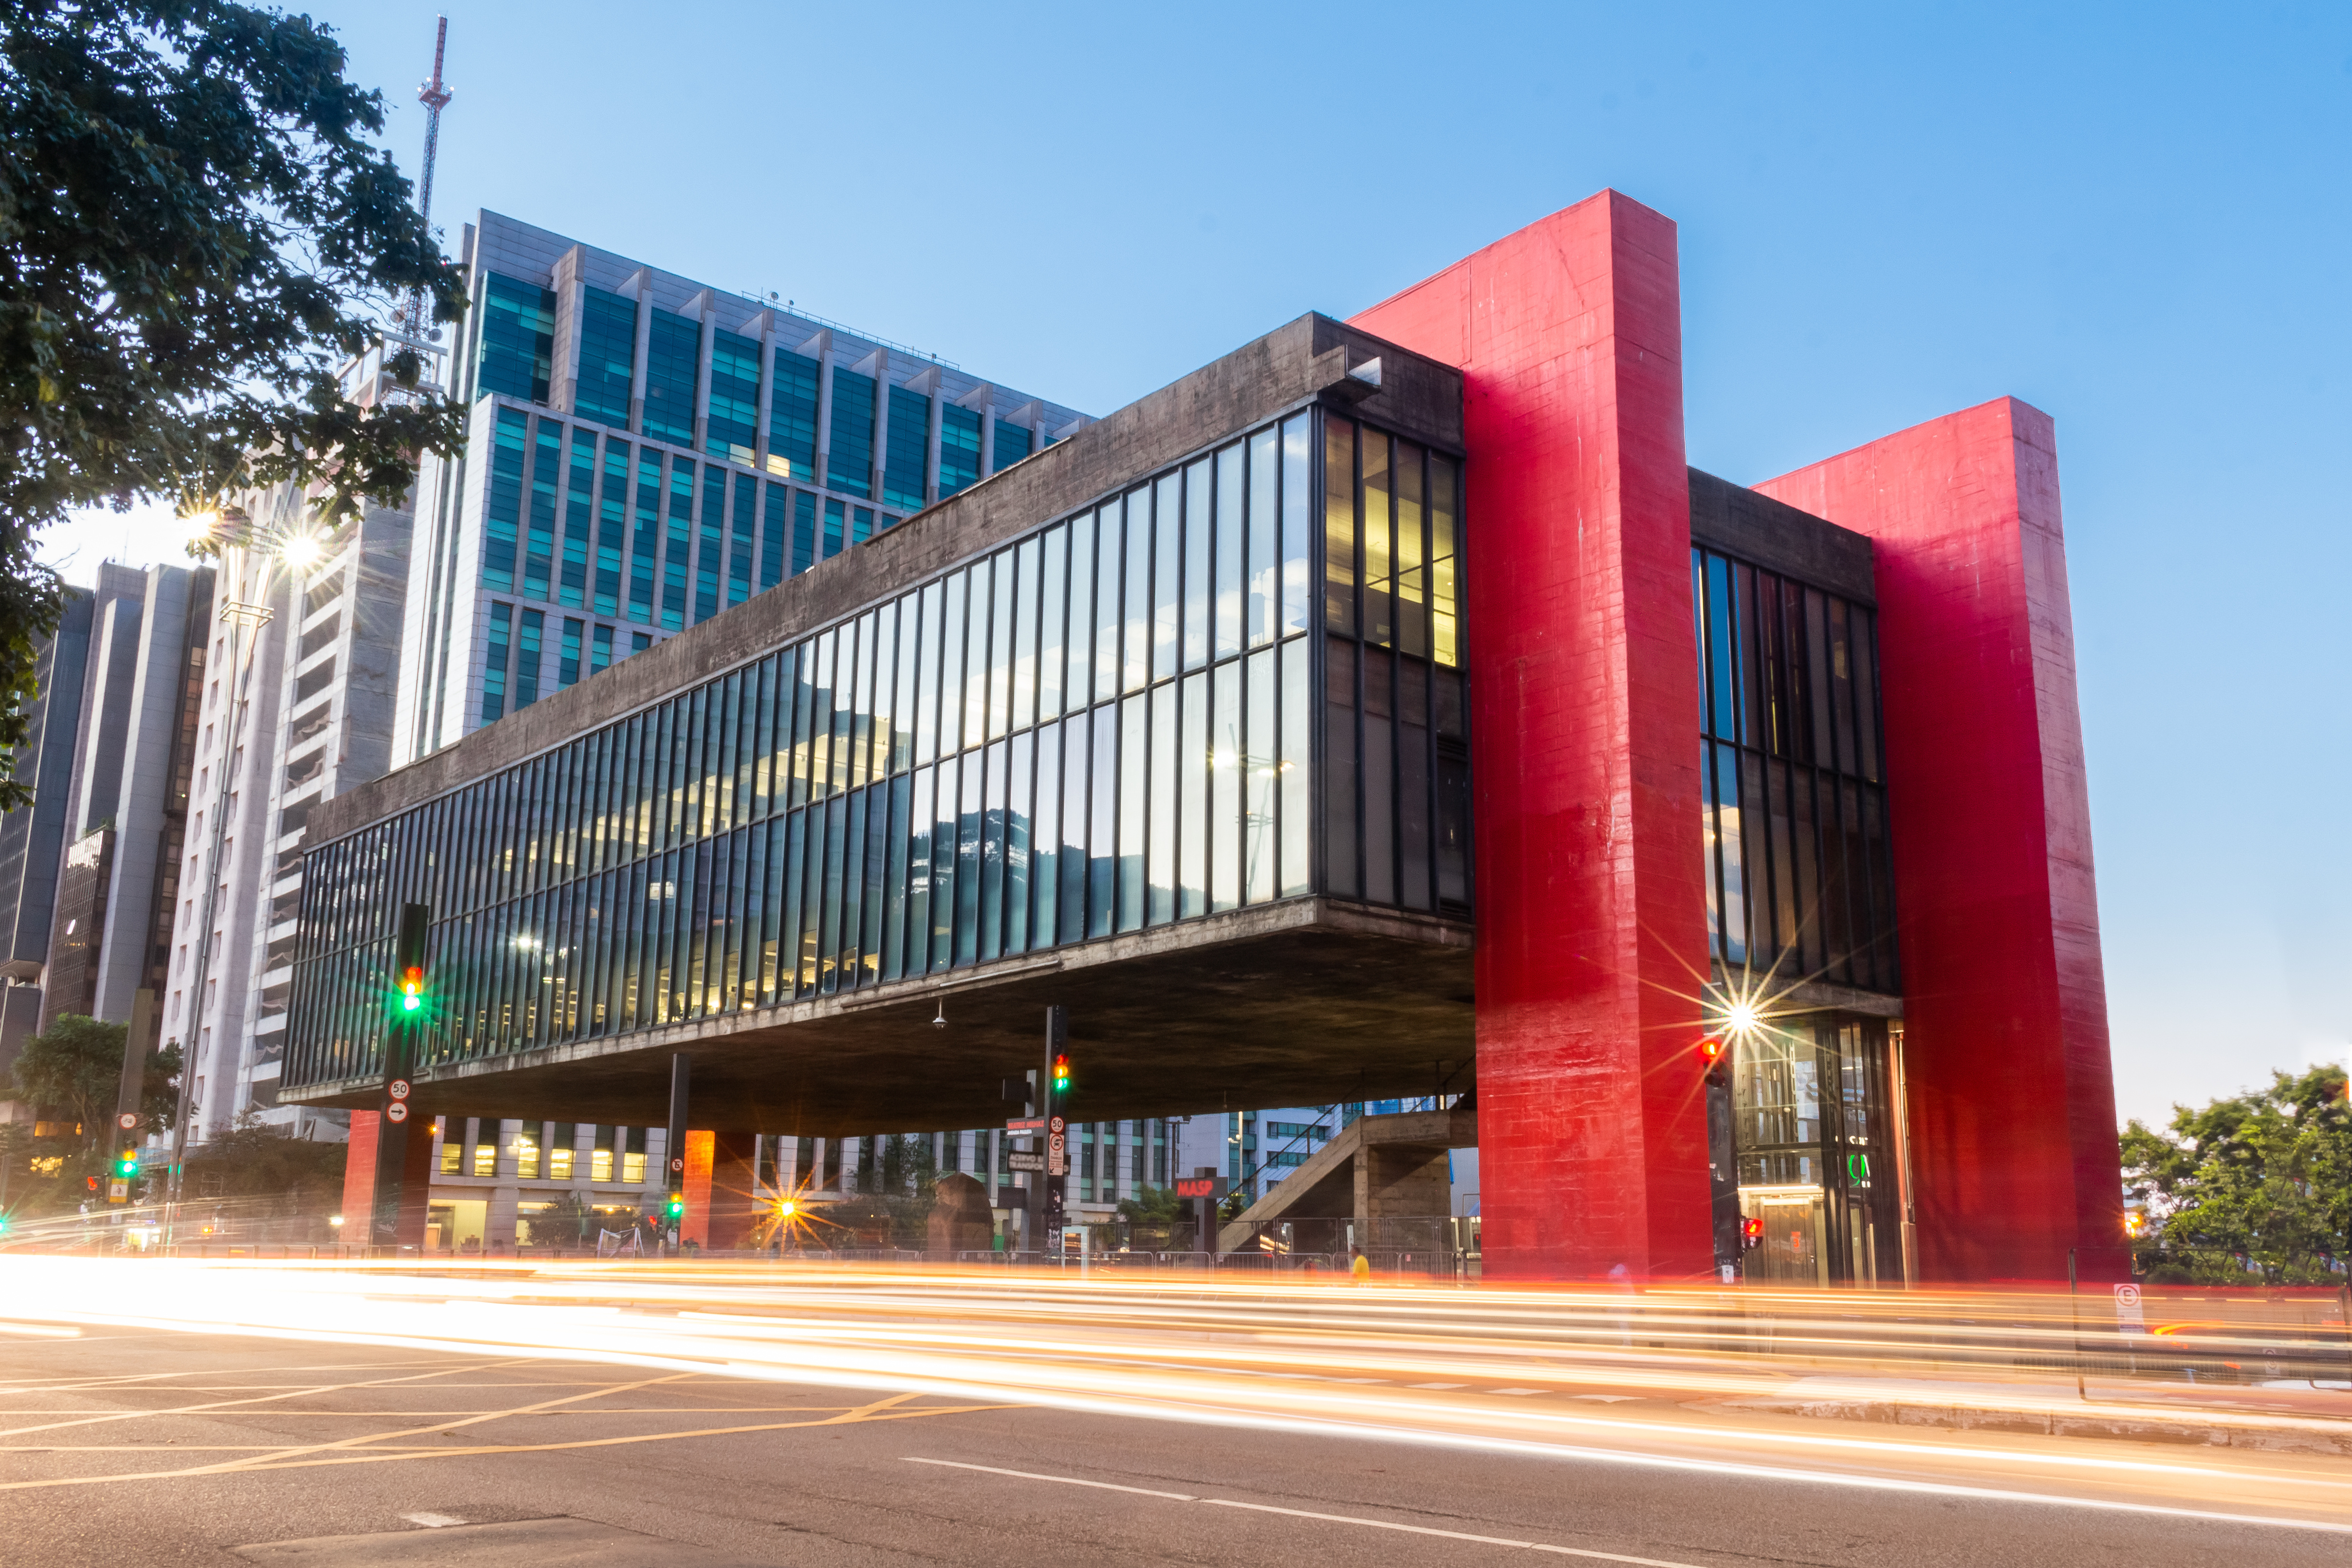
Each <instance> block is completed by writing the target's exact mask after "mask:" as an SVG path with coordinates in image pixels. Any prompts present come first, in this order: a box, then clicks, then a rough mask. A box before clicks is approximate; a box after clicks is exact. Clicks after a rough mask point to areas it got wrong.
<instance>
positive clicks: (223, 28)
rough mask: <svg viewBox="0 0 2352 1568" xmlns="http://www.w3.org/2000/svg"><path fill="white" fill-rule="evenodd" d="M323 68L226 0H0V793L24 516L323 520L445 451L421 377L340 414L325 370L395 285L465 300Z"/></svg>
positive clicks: (11, 729) (20, 732)
mask: <svg viewBox="0 0 2352 1568" xmlns="http://www.w3.org/2000/svg"><path fill="white" fill-rule="evenodd" d="M345 63H346V62H345V57H344V54H343V49H342V46H341V45H340V44H338V43H337V42H336V41H335V39H334V36H333V34H332V33H331V31H329V30H328V29H327V28H325V27H323V26H320V25H319V24H317V23H315V22H312V21H311V20H310V18H309V17H307V16H291V17H289V16H284V15H282V14H280V13H278V12H276V11H272V10H268V9H265V8H263V7H260V6H255V5H238V4H234V3H232V0H102V3H101V0H0V810H13V809H15V808H16V807H18V806H21V805H23V804H24V803H25V802H26V800H29V799H30V789H29V788H28V786H26V784H24V783H23V782H21V781H19V780H17V779H14V778H13V777H12V776H11V773H10V767H11V764H10V761H9V757H10V755H11V754H12V753H13V748H14V747H16V746H18V745H20V744H22V742H23V741H24V739H25V737H26V719H25V717H24V710H25V707H26V704H27V702H28V700H29V699H30V698H31V697H32V695H34V659H35V655H36V653H37V649H38V646H39V644H40V643H41V641H42V639H44V638H45V637H47V636H48V635H49V634H50V633H51V632H54V631H55V630H56V628H57V623H58V615H59V613H60V612H61V611H62V608H63V602H64V601H63V591H62V588H61V586H60V584H59V582H58V579H57V576H56V574H55V573H53V572H51V571H49V570H47V569H46V568H44V567H42V566H40V565H39V564H38V563H37V561H36V560H35V559H34V555H35V548H34V536H35V534H36V533H37V531H38V530H39V529H41V528H46V527H48V526H50V525H52V524H54V523H56V522H57V521H58V519H60V518H61V517H64V516H65V514H66V512H67V511H68V509H69V508H73V507H88V506H94V505H100V504H108V505H111V506H113V507H117V508H127V507H129V506H130V505H131V502H132V501H133V500H136V499H141V498H146V497H163V498H166V499H170V500H173V501H174V502H176V503H178V504H179V505H180V506H181V507H182V508H183V509H184V510H185V511H190V512H194V511H199V510H202V509H205V507H210V506H213V505H215V504H216V502H217V501H218V499H219V497H223V496H224V495H226V494H227V493H229V492H231V491H234V490H238V489H243V488H247V487H251V486H268V485H272V484H276V483H278V482H280V481H283V480H294V481H298V482H299V483H301V484H303V485H305V486H317V487H318V491H319V493H320V496H321V497H322V499H321V500H320V503H319V504H320V512H321V515H322V517H324V518H325V520H326V521H327V522H329V523H330V524H332V523H333V522H336V521H338V520H340V519H342V518H344V517H351V516H354V515H356V514H357V512H358V510H359V508H360V505H361V503H362V500H363V499H366V498H373V499H375V500H378V501H381V502H384V503H386V504H395V503H397V501H398V500H399V499H400V497H402V496H403V495H404V493H405V491H406V490H407V489H408V487H409V486H410V485H411V484H412V483H413V482H414V480H415V467H416V454H417V453H418V452H419V451H420V450H421V449H430V450H434V451H439V452H454V451H455V450H456V449H457V444H458V442H459V440H460V438H461V435H462V416H461V413H460V411H458V410H457V409H456V408H455V407H453V406H452V405H451V404H450V403H449V402H447V401H446V399H444V398H442V397H440V396H439V395H438V394H436V393H430V392H419V393H418V394H417V395H416V396H415V398H414V399H412V400H405V401H404V400H393V402H392V403H391V405H390V406H384V407H379V408H375V409H372V410H368V411H364V412H362V411H361V410H359V409H357V408H355V407H353V406H352V405H351V404H350V403H348V402H345V401H344V400H343V398H342V396H341V389H340V387H339V385H338V384H337V382H336V371H337V369H338V366H339V363H340V361H341V359H342V357H344V356H347V355H350V354H353V353H356V352H359V351H360V350H362V348H363V347H364V346H365V345H366V344H367V343H368V342H369V341H370V340H372V339H373V337H374V336H375V335H376V333H377V332H378V331H379V330H380V327H379V326H378V325H377V324H376V320H377V319H378V318H379V317H380V314H381V312H382V311H383V309H384V308H387V307H389V306H390V305H391V304H392V303H393V302H394V300H395V299H397V298H401V297H403V296H406V295H409V294H410V293H412V292H413V291H422V294H423V296H424V298H425V299H426V300H427V301H428V303H429V308H430V310H431V313H432V315H433V317H434V318H435V319H437V320H444V321H446V320H450V319H454V318H455V316H456V314H457V310H458V309H459V308H460V307H461V306H462V304H463V302H464V293H463V289H462V288H461V287H460V285H459V283H458V280H457V270H456V269H455V268H454V267H451V266H450V265H449V264H448V263H447V262H446V261H445V260H444V259H443V258H442V256H441V254H440V248H439V246H437V245H436V243H435V242H434V239H433V236H432V235H431V234H430V233H429V232H428V231H427V228H426V225H425V222H424V220H423V219H422V218H421V217H420V216H419V215H418V214H417V213H416V211H415V207H414V205H413V204H412V202H411V195H410V187H409V183H408V181H407V180H405V179H404V178H403V177H402V176H401V174H400V172H399V170H398V168H397V167H396V166H395V165H394V162H393V160H392V157H391V155H390V154H389V153H387V152H384V151H383V150H382V149H381V148H379V147H376V146H374V145H373V143H372V141H370V140H369V139H370V138H371V137H373V136H374V135H375V134H377V133H379V132H381V131H383V96H382V95H381V94H380V93H377V92H375V91H373V90H371V89H362V88H360V87H358V86H355V85H354V84H352V82H350V81H348V80H346V79H345V78H344V75H343V70H344V66H345ZM387 369H388V371H390V372H391V374H392V375H393V376H394V378H395V379H396V380H398V381H400V382H403V383H404V384H405V385H407V386H409V387H411V388H414V387H415V386H416V383H417V382H418V379H419V377H420V375H421V374H422V371H423V369H424V367H423V364H422V362H421V360H420V357H419V356H418V355H417V354H416V353H415V351H414V350H401V351H400V352H399V353H397V354H396V355H394V358H393V360H392V361H391V362H390V364H389V365H388V366H387Z"/></svg>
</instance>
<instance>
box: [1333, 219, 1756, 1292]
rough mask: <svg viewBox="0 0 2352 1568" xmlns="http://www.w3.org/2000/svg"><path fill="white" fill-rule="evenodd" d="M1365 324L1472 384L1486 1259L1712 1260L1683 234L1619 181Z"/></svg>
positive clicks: (1703, 1267)
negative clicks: (1678, 247) (1700, 1043)
mask: <svg viewBox="0 0 2352 1568" xmlns="http://www.w3.org/2000/svg"><path fill="white" fill-rule="evenodd" d="M1355 324H1356V325H1357V326H1359V327H1361V328H1363V329H1365V330H1367V331H1370V332H1374V333H1377V334H1379V335H1380V336H1381V337H1383V338H1387V339H1389V340H1392V341H1394V342H1397V343H1401V344H1402V345H1403V346H1405V347H1407V348H1410V349H1414V350H1419V351H1420V352H1422V353H1424V354H1427V355H1430V356H1432V357H1433V358H1435V359H1439V360H1442V361H1445V362H1447V363H1449V364H1454V365H1457V366H1459V367H1460V368H1461V370H1462V371H1463V374H1464V398H1465V409H1464V413H1465V421H1466V428H1467V441H1468V445H1469V463H1468V465H1467V469H1466V483H1467V500H1466V504H1465V519H1466V538H1467V549H1466V551H1465V554H1466V561H1465V574H1466V592H1467V596H1468V616H1467V621H1468V626H1467V632H1468V637H1469V655H1470V656H1469V661H1468V664H1469V668H1470V671H1471V755H1472V768H1471V772H1472V778H1473V781H1474V787H1475V790H1476V798H1475V845H1476V854H1477V878H1478V881H1477V893H1476V897H1477V907H1478V916H1477V918H1478V949H1477V958H1476V965H1477V998H1478V999H1477V1031H1478V1034H1477V1039H1478V1157H1479V1166H1480V1172H1479V1174H1480V1185H1481V1187H1482V1196H1483V1200H1484V1207H1485V1214H1486V1224H1485V1228H1484V1246H1485V1249H1486V1268H1487V1270H1489V1271H1490V1272H1491V1273H1493V1274H1495V1275H1496V1276H1497V1277H1509V1278H1517V1279H1541V1278H1576V1277H1591V1276H1601V1275H1606V1274H1608V1273H1609V1272H1610V1271H1611V1270H1612V1268H1613V1267H1615V1266H1617V1265H1620V1264H1622V1265H1623V1266H1624V1268H1625V1269H1626V1270H1627V1271H1628V1272H1629V1273H1631V1274H1632V1275H1633V1277H1634V1278H1635V1279H1637V1280H1638V1279H1673V1278H1677V1277H1690V1276H1696V1275H1700V1274H1705V1273H1708V1272H1710V1271H1711V1270H1712V1267H1713V1261H1714V1244H1713V1238H1712V1232H1711V1230H1710V1228H1709V1218H1708V1207H1707V1203H1708V1198H1707V1165H1706V1113H1705V1105H1704V1102H1703V1097H1702V1089H1701V1084H1700V1075H1699V1071H1698V1064H1697V1060H1696V1055H1695V1053H1694V1051H1693V1047H1694V1045H1695V1043H1696V1040H1697V1037H1698V1034H1699V1032H1700V1005H1699V999H1698V998H1699V992H1700V988H1701V983H1702V981H1703V979H1704V977H1705V976H1706V902H1705V892H1704V887H1703V884H1702V883H1701V881H1700V846H1699V779H1698V760H1699V741H1698V733H1699V714H1698V683H1697V674H1696V671H1697V668H1698V664H1697V660H1698V653H1697V649H1696V643H1695V639H1694V635H1693V632H1692V627H1691V589H1690V478H1689V474H1688V471H1687V469H1686V468H1685V465H1684V455H1683V412H1682V323H1681V287H1680V282H1679V276H1678V272H1677V268H1676V262H1675V226H1674V225H1673V224H1672V223H1670V222H1668V221H1667V220H1666V219H1665V218H1664V217H1662V216H1660V215H1659V214H1656V213H1654V212H1652V211H1650V210H1649V209H1648V208H1647V207H1644V206H1643V205H1641V204H1639V203H1637V202H1633V201H1631V200H1629V199H1627V198H1626V197H1624V196H1622V195H1619V194H1618V193H1615V192H1613V191H1605V192H1603V193H1601V194H1599V195H1597V196H1594V197H1592V198H1591V199H1590V200H1587V201H1584V202H1581V203H1579V204H1577V205H1575V206H1573V207H1570V208H1569V209H1567V210H1566V211H1565V212H1560V213H1555V214H1552V215H1551V216H1550V217H1548V218H1545V219H1543V220H1542V221H1540V222H1538V223H1536V224H1532V225H1528V227H1527V228H1524V229H1522V230H1520V231H1519V232H1518V233H1517V234H1515V235H1510V236H1509V237H1507V238H1506V239H1503V240H1500V241H1498V242H1496V244H1494V245H1491V246H1487V247H1486V249H1484V250H1482V251H1479V252H1478V253H1477V254H1476V255H1475V256H1470V257H1468V258H1467V259H1465V260H1464V261H1461V262H1459V263H1456V264H1455V265H1454V266H1453V267H1449V268H1447V269H1446V270H1445V271H1444V272H1442V273H1439V274H1438V275H1437V276H1435V277H1432V278H1430V279H1428V280H1427V281H1425V282H1423V283H1420V284H1417V285H1415V286H1414V287H1412V288H1410V289H1407V290H1406V291H1405V292H1403V293H1402V294H1400V295H1398V296H1397V297H1396V298H1392V299H1389V300H1387V301H1384V302H1383V303H1381V304H1380V305H1377V306H1374V307H1373V308H1371V309H1370V310H1367V311H1365V312H1364V313H1363V314H1361V315H1360V316H1358V317H1356V318H1355Z"/></svg>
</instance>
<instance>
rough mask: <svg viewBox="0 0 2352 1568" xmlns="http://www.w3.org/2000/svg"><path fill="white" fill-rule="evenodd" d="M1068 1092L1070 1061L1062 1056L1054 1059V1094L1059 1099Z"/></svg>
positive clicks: (1056, 1056)
mask: <svg viewBox="0 0 2352 1568" xmlns="http://www.w3.org/2000/svg"><path fill="white" fill-rule="evenodd" d="M1068 1092H1070V1059H1069V1058H1068V1057H1067V1056H1064V1055H1059V1054H1057V1055H1055V1058H1054V1094H1055V1098H1057V1099H1058V1098H1059V1097H1060V1096H1062V1095H1064V1094H1067V1093H1068Z"/></svg>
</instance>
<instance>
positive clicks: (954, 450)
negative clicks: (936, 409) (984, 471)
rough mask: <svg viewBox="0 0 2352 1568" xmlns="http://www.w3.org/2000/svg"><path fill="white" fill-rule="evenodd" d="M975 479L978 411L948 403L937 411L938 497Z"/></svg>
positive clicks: (972, 482) (978, 454)
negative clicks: (938, 446) (938, 445)
mask: <svg viewBox="0 0 2352 1568" xmlns="http://www.w3.org/2000/svg"><path fill="white" fill-rule="evenodd" d="M979 479H980V413H979V411H978V410H976V409H969V408H957V407H955V406H954V405H953V404H950V405H949V406H948V407H946V408H943V409H941V410H940V500H942V501H944V500H946V499H947V498H948V497H950V496H952V495H954V494H955V493H956V492H957V491H958V490H961V489H964V488H965V487H967V486H971V485H973V484H975V483H977V482H978V481H979Z"/></svg>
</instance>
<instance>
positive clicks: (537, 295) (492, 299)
mask: <svg viewBox="0 0 2352 1568" xmlns="http://www.w3.org/2000/svg"><path fill="white" fill-rule="evenodd" d="M554 363H555V296H554V295H553V294H552V293H551V292H549V291H548V290H547V289H544V288H541V287H537V286H536V285H533V284H529V283H518V282H516V281H515V280H514V279H513V278H511V277H499V275H498V274H497V273H495V272H493V273H490V274H489V275H488V277H486V278H485V280H484V286H483V288H482V350H481V361H480V364H481V368H480V372H479V374H478V376H477V377H476V379H475V382H474V387H475V392H476V395H477V396H478V395H480V394H482V393H484V392H501V393H504V394H505V395H506V396H508V397H519V398H524V399H528V400H529V401H530V402H546V401H547V378H548V375H549V373H550V372H551V370H552V368H553V366H554Z"/></svg>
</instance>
